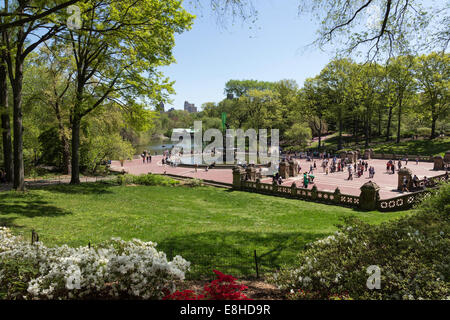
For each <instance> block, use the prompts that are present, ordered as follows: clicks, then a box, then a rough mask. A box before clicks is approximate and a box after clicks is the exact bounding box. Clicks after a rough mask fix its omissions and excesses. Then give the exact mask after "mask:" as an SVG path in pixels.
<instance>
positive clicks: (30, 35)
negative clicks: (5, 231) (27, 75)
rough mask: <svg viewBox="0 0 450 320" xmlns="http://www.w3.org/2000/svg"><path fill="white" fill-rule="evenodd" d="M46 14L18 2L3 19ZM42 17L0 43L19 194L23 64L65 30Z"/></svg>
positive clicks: (21, 183) (20, 26) (6, 9)
mask: <svg viewBox="0 0 450 320" xmlns="http://www.w3.org/2000/svg"><path fill="white" fill-rule="evenodd" d="M10 9H11V10H12V11H11V12H10V11H9V10H10ZM46 11H47V10H46V8H45V5H44V4H43V3H37V4H36V5H34V4H33V5H32V3H31V1H19V3H18V4H17V5H14V6H10V5H9V1H5V6H4V10H3V15H4V16H5V17H13V18H16V19H19V20H18V21H20V17H24V16H25V17H36V16H37V17H40V16H41V14H42V13H44V12H46ZM44 16H45V18H42V19H34V18H33V19H31V20H29V21H27V22H26V23H23V24H22V23H20V24H18V25H17V27H14V28H11V29H7V30H6V31H3V36H4V38H3V39H4V41H3V42H4V45H5V47H6V48H5V50H4V60H5V61H6V64H7V69H8V77H9V80H10V83H11V89H12V93H13V130H14V188H15V189H16V190H21V191H23V190H24V189H25V183H24V161H23V160H24V159H23V130H24V128H23V110H22V90H23V77H24V63H25V60H26V58H27V57H28V56H29V54H30V53H31V52H33V51H34V50H35V49H36V48H37V47H38V46H39V45H41V44H42V43H44V42H45V41H47V40H49V39H51V38H52V37H53V36H54V35H55V34H56V33H58V32H59V31H61V30H62V29H63V28H64V26H63V25H61V24H59V23H55V22H54V21H53V19H52V18H51V17H50V16H49V15H44ZM5 19H6V18H5Z"/></svg>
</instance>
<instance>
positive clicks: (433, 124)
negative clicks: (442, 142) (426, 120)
mask: <svg viewBox="0 0 450 320" xmlns="http://www.w3.org/2000/svg"><path fill="white" fill-rule="evenodd" d="M437 119H438V116H437V114H436V104H435V103H434V102H432V105H431V137H430V139H434V138H436V137H437V135H436V121H437Z"/></svg>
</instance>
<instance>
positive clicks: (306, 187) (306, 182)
mask: <svg viewBox="0 0 450 320" xmlns="http://www.w3.org/2000/svg"><path fill="white" fill-rule="evenodd" d="M308 184H309V179H308V174H307V173H306V172H305V173H304V174H303V188H305V189H308Z"/></svg>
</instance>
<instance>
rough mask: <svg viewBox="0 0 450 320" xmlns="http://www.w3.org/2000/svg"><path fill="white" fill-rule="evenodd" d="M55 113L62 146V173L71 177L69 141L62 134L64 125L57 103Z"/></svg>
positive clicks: (63, 133)
mask: <svg viewBox="0 0 450 320" xmlns="http://www.w3.org/2000/svg"><path fill="white" fill-rule="evenodd" d="M55 113H56V119H57V120H58V129H59V137H60V139H61V144H62V148H63V149H62V150H63V151H62V152H63V154H62V156H63V171H64V173H65V174H68V175H71V173H72V167H71V161H70V143H69V139H67V137H66V134H65V132H64V124H63V121H62V117H61V111H60V109H59V103H58V102H56V104H55Z"/></svg>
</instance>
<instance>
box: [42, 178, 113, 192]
mask: <svg viewBox="0 0 450 320" xmlns="http://www.w3.org/2000/svg"><path fill="white" fill-rule="evenodd" d="M115 186H117V183H115V181H102V182H92V183H91V182H87V183H86V182H85V183H81V184H78V185H72V184H55V185H48V186H42V187H39V188H38V189H45V190H46V191H50V192H56V193H64V194H97V195H101V194H108V193H112V192H111V191H110V190H109V189H110V188H111V187H115Z"/></svg>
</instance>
